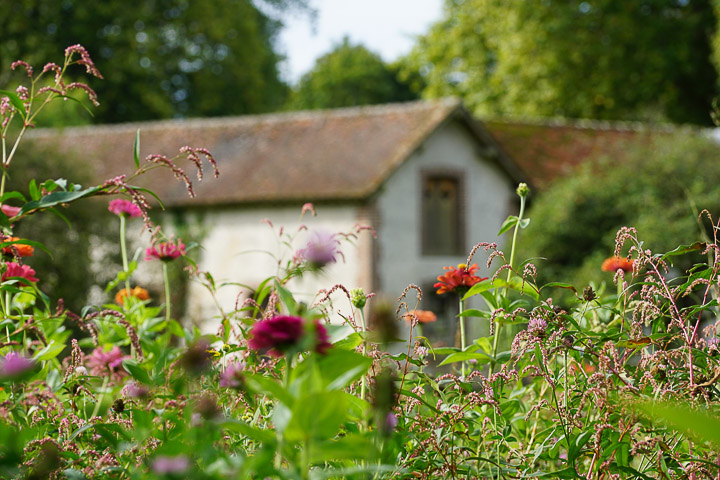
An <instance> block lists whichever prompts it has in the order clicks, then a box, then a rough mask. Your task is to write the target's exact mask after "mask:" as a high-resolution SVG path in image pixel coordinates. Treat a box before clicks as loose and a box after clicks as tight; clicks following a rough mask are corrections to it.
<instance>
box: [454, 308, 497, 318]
mask: <svg viewBox="0 0 720 480" xmlns="http://www.w3.org/2000/svg"><path fill="white" fill-rule="evenodd" d="M491 316H492V315H491V314H490V312H484V311H482V310H478V309H476V308H468V309H466V310H463V311H462V312H460V313H459V314H458V317H480V318H490V317H491Z"/></svg>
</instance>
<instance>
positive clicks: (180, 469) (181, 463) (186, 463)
mask: <svg viewBox="0 0 720 480" xmlns="http://www.w3.org/2000/svg"><path fill="white" fill-rule="evenodd" d="M189 468H190V460H188V458H187V457H186V456H184V455H178V456H176V457H168V456H165V455H160V456H158V457H157V458H156V459H155V460H154V461H153V463H152V470H153V472H155V473H156V474H158V475H164V474H171V475H172V474H181V473H185V472H186V471H187V470H188V469H189Z"/></svg>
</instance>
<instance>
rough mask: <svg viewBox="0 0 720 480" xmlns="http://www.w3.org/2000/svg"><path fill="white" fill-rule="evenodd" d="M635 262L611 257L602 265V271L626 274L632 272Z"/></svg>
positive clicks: (629, 259)
mask: <svg viewBox="0 0 720 480" xmlns="http://www.w3.org/2000/svg"><path fill="white" fill-rule="evenodd" d="M634 263H635V260H632V259H631V258H622V257H610V258H606V259H605V261H604V262H603V264H602V267H601V270H602V271H603V272H617V271H618V270H622V271H623V272H625V273H628V272H632V269H633V264H634Z"/></svg>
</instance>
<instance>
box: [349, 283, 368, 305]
mask: <svg viewBox="0 0 720 480" xmlns="http://www.w3.org/2000/svg"><path fill="white" fill-rule="evenodd" d="M350 300H351V301H352V304H353V305H354V306H355V308H363V307H364V306H365V304H366V303H367V297H366V296H365V292H363V289H362V288H353V289H352V290H350Z"/></svg>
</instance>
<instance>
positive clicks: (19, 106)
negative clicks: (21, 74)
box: [0, 90, 25, 119]
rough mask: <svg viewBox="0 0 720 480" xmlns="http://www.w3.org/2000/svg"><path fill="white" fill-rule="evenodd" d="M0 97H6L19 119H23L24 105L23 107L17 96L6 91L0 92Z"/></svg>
mask: <svg viewBox="0 0 720 480" xmlns="http://www.w3.org/2000/svg"><path fill="white" fill-rule="evenodd" d="M0 95H6V96H7V97H8V98H9V99H10V103H12V104H13V107H15V109H16V110H17V111H18V114H20V117H22V118H23V119H25V105H23V102H22V100H20V97H18V96H17V94H15V93H13V92H9V91H7V90H0Z"/></svg>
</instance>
